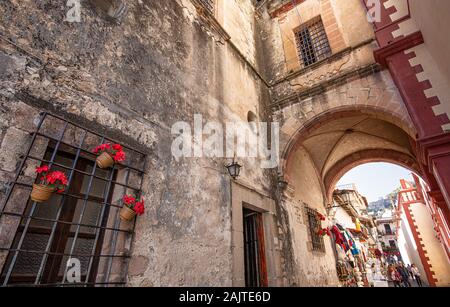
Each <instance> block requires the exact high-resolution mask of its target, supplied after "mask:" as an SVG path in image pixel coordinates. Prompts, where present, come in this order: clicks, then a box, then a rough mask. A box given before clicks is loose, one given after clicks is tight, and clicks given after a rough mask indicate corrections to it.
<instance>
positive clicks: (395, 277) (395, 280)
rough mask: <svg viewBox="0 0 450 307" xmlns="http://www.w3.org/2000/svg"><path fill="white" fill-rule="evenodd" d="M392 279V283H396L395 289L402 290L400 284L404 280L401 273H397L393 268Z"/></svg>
mask: <svg viewBox="0 0 450 307" xmlns="http://www.w3.org/2000/svg"><path fill="white" fill-rule="evenodd" d="M391 279H392V282H393V283H394V287H395V288H401V287H402V285H401V283H400V282H401V280H402V277H401V275H400V273H399V272H398V271H397V269H396V268H395V267H392V271H391Z"/></svg>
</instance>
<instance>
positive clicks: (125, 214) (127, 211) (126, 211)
mask: <svg viewBox="0 0 450 307" xmlns="http://www.w3.org/2000/svg"><path fill="white" fill-rule="evenodd" d="M135 216H136V212H134V211H133V209H131V208H130V207H127V206H123V208H122V209H121V210H120V218H121V219H122V220H123V221H127V222H130V221H132V220H133V219H134V217H135Z"/></svg>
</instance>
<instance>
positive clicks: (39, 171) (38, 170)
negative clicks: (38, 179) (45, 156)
mask: <svg viewBox="0 0 450 307" xmlns="http://www.w3.org/2000/svg"><path fill="white" fill-rule="evenodd" d="M49 170H50V168H49V167H48V165H44V166H41V167H36V173H37V174H39V175H40V174H42V173H47V172H48V171H49Z"/></svg>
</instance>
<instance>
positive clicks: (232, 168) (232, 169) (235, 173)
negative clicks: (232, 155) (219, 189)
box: [227, 159, 242, 180]
mask: <svg viewBox="0 0 450 307" xmlns="http://www.w3.org/2000/svg"><path fill="white" fill-rule="evenodd" d="M241 168H242V165H240V164H239V163H237V162H236V161H235V160H234V159H233V163H231V164H230V165H228V166H227V169H228V173H229V174H230V176H231V177H232V178H233V179H234V180H236V178H238V177H239V175H240V174H241Z"/></svg>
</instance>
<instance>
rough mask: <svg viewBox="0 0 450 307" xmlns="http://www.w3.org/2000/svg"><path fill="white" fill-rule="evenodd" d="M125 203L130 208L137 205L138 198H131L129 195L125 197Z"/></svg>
mask: <svg viewBox="0 0 450 307" xmlns="http://www.w3.org/2000/svg"><path fill="white" fill-rule="evenodd" d="M123 202H124V203H125V205H127V206H128V207H131V206H133V205H134V204H135V203H136V198H134V197H132V196H129V195H125V196H124V197H123Z"/></svg>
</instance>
